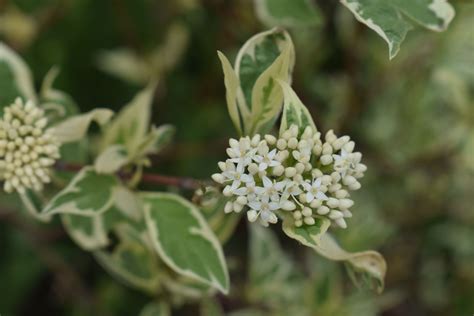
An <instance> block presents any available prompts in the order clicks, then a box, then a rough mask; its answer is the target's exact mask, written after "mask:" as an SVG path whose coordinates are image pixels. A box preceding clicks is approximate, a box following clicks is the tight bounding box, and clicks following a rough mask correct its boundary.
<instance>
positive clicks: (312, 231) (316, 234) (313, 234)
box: [283, 216, 331, 248]
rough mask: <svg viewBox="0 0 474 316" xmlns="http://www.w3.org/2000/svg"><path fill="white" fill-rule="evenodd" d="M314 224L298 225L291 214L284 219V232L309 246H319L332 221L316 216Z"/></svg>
mask: <svg viewBox="0 0 474 316" xmlns="http://www.w3.org/2000/svg"><path fill="white" fill-rule="evenodd" d="M315 221H316V223H315V224H314V225H303V226H301V227H296V226H295V224H294V221H293V218H292V217H291V216H286V217H285V219H284V220H283V232H284V233H285V234H286V235H287V236H288V237H290V238H293V239H295V240H297V241H299V242H300V243H302V244H303V245H305V246H307V247H312V248H314V247H317V246H318V245H319V243H320V242H321V237H322V236H323V235H324V234H325V233H326V232H327V230H328V228H329V226H330V225H331V222H330V221H329V219H327V218H325V217H317V218H315Z"/></svg>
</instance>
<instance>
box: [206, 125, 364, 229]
mask: <svg viewBox="0 0 474 316" xmlns="http://www.w3.org/2000/svg"><path fill="white" fill-rule="evenodd" d="M299 131H300V129H298V127H297V126H295V125H292V126H291V127H290V128H289V129H288V130H286V131H282V133H281V134H280V137H279V138H278V139H277V138H276V137H274V136H272V135H264V136H263V137H261V136H260V135H258V134H257V135H255V136H254V137H252V139H250V138H249V137H243V138H241V139H240V140H235V139H231V140H230V141H229V145H230V148H228V149H227V154H228V156H229V159H227V160H226V162H219V168H220V169H221V171H222V172H221V173H217V174H214V175H212V178H213V179H214V181H216V182H217V183H219V184H223V185H225V187H224V189H223V193H224V195H226V196H228V197H229V202H228V203H227V204H226V205H225V208H224V211H225V212H226V213H228V212H237V213H238V212H241V211H244V212H246V214H247V218H248V220H249V221H251V222H255V221H258V222H259V223H260V224H262V225H264V226H268V225H269V224H274V223H276V222H277V221H278V217H277V215H281V216H287V215H285V214H287V212H291V215H292V219H293V220H294V225H295V226H298V227H300V226H303V225H314V224H315V223H316V220H315V218H316V217H317V216H319V217H321V216H324V217H326V218H327V219H329V220H331V221H332V223H334V224H335V225H337V226H339V227H342V228H345V227H347V223H346V222H345V218H349V217H351V216H352V212H351V211H350V210H349V208H350V207H352V205H353V204H354V202H353V201H352V200H351V199H350V194H349V191H353V190H358V189H359V188H360V186H361V184H360V182H359V181H358V179H360V178H361V177H362V176H363V174H364V172H365V171H366V169H367V167H366V166H365V165H364V164H362V163H360V161H361V158H362V154H360V153H358V152H352V151H353V150H354V147H355V144H354V142H353V141H350V138H349V136H343V137H340V138H337V136H336V135H335V134H334V132H332V131H329V132H328V133H327V134H326V139H325V142H324V143H323V142H322V141H321V134H320V133H319V132H317V131H315V130H314V129H313V128H312V127H306V128H305V129H304V132H303V133H302V134H301V135H300V136H298V135H299ZM312 163H315V164H316V165H312Z"/></svg>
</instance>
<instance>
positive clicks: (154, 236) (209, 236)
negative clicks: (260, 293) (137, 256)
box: [140, 192, 230, 294]
mask: <svg viewBox="0 0 474 316" xmlns="http://www.w3.org/2000/svg"><path fill="white" fill-rule="evenodd" d="M140 196H141V197H142V198H143V199H146V198H147V197H151V198H160V197H162V198H169V199H172V200H176V201H177V202H178V203H181V204H183V205H184V206H186V207H187V208H188V209H189V210H190V212H191V215H192V216H193V217H194V218H195V219H196V220H197V221H198V223H199V225H200V226H201V229H192V230H191V231H190V233H191V234H193V235H199V236H202V237H203V238H204V239H206V240H207V241H209V242H210V243H211V245H212V246H213V248H214V249H215V251H216V253H217V256H218V258H219V261H220V264H221V266H222V267H223V268H224V269H223V270H224V273H225V278H226V281H225V283H226V284H224V285H222V284H220V283H219V282H218V281H217V280H216V279H215V278H214V277H213V274H212V273H211V271H209V275H210V277H211V281H209V280H208V279H205V278H203V277H201V276H200V275H197V274H196V273H194V272H193V271H191V270H189V269H182V268H181V267H179V266H177V265H176V264H175V263H174V261H173V259H172V258H170V257H169V256H168V255H167V254H166V252H165V251H164V249H163V248H162V246H161V244H160V243H159V242H158V240H159V231H158V230H157V229H156V225H154V224H153V222H154V221H153V218H152V217H151V206H150V205H149V203H146V202H145V201H143V209H144V214H145V222H146V225H147V227H148V231H149V233H150V235H151V242H152V244H153V246H154V248H155V249H156V250H157V252H158V254H159V255H160V258H161V259H162V260H163V261H164V262H165V263H166V264H167V265H168V266H169V267H170V268H172V269H173V270H175V271H176V272H178V273H180V274H182V275H184V276H187V277H189V278H192V279H195V280H198V281H201V282H203V283H205V284H208V285H210V286H212V287H214V288H217V289H218V290H219V291H221V292H222V293H224V294H228V293H229V282H230V281H229V272H228V269H227V263H226V261H225V258H224V253H223V251H222V246H221V244H220V243H219V241H218V239H217V237H216V236H215V235H214V233H213V232H212V230H211V228H210V227H209V226H208V224H207V222H206V220H205V219H204V217H203V216H202V215H201V213H200V212H199V210H198V209H197V207H196V206H195V205H194V204H192V203H190V202H188V201H187V200H185V199H184V198H182V197H180V196H178V195H175V194H172V193H159V192H148V193H147V192H144V193H141V194H140ZM193 228H195V227H193Z"/></svg>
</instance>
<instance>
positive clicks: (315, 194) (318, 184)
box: [303, 178, 328, 203]
mask: <svg viewBox="0 0 474 316" xmlns="http://www.w3.org/2000/svg"><path fill="white" fill-rule="evenodd" d="M303 186H304V188H305V190H306V202H307V203H311V202H312V201H313V200H314V199H318V200H321V201H325V200H327V199H328V197H327V195H326V194H324V192H323V190H324V187H323V185H322V178H317V179H314V180H313V182H312V183H311V182H309V183H308V182H306V183H304V184H303Z"/></svg>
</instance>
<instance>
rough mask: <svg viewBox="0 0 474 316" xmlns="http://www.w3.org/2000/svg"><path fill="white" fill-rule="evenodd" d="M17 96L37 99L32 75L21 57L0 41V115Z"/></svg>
mask: <svg viewBox="0 0 474 316" xmlns="http://www.w3.org/2000/svg"><path fill="white" fill-rule="evenodd" d="M17 97H22V98H23V99H24V100H31V101H33V102H36V101H37V96H36V92H35V89H34V84H33V77H32V75H31V71H30V69H29V68H28V66H27V65H26V64H25V62H24V61H23V59H22V58H21V57H20V56H19V55H18V54H17V53H15V52H14V51H13V50H12V49H10V48H9V47H8V46H6V45H5V44H3V43H2V42H0V115H2V114H3V108H4V107H6V106H9V105H10V104H11V103H13V101H14V100H15V99H16V98H17Z"/></svg>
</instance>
